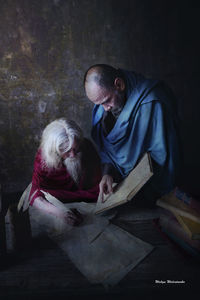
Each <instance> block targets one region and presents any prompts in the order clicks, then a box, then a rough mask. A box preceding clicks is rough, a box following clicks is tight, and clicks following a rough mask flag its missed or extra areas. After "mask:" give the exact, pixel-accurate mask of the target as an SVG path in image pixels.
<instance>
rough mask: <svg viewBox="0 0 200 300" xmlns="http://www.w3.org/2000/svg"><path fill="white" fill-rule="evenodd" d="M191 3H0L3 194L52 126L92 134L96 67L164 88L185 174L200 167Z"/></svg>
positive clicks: (23, 175)
mask: <svg viewBox="0 0 200 300" xmlns="http://www.w3.org/2000/svg"><path fill="white" fill-rule="evenodd" d="M188 3H189V2H188ZM188 3H187V2H183V1H181V2H179V1H173V3H172V2H171V1H164V0H163V1H158V0H152V1H144V0H143V1H142V0H130V1H129V0H124V1H118V0H41V1H37V0H35V1H34V0H29V1H27V0H7V1H2V0H0V8H1V10H0V37H1V38H0V113H1V118H0V164H1V165H0V168H1V174H0V176H1V177H0V181H1V182H2V183H3V190H4V191H6V192H9V191H17V190H21V189H23V188H24V187H25V186H26V185H27V184H28V183H29V181H30V180H31V173H32V166H33V159H34V155H35V151H36V149H37V147H38V145H39V139H40V135H41V131H42V129H43V128H44V127H45V126H46V124H47V123H49V122H50V121H51V120H54V119H55V118H57V117H61V116H65V117H68V118H73V119H75V120H76V121H77V122H78V123H79V125H80V126H81V127H82V128H83V130H84V133H85V135H87V136H89V135H90V123H91V111H92V104H91V103H89V101H88V100H87V99H86V97H85V95H84V91H83V87H82V80H83V75H84V71H85V70H86V69H87V68H88V67H89V66H90V65H92V64H95V63H109V64H111V65H114V66H116V67H122V68H126V69H129V70H132V69H133V70H135V71H137V72H141V73H143V74H145V75H147V76H149V77H154V78H161V79H164V80H166V81H167V82H168V83H169V84H170V86H171V87H172V88H173V89H174V91H175V93H176V95H177V96H178V99H179V112H180V114H181V118H182V120H181V123H180V124H181V128H182V129H181V130H182V132H181V133H182V137H183V144H184V152H185V160H186V165H190V166H193V165H195V164H197V165H200V159H199V160H198V159H197V161H196V160H195V157H196V156H197V154H198V148H199V140H197V138H196V134H198V132H197V128H198V125H199V117H198V115H199V108H200V105H199V103H198V100H199V99H198V95H199V88H200V85H199V62H198V61H197V58H198V56H199V54H198V53H199V50H200V49H199V43H198V42H199V26H198V18H197V17H198V15H197V14H198V10H197V8H196V7H195V6H194V4H193V6H192V5H189V4H188ZM180 4H181V5H180ZM195 130H196V131H195ZM197 136H198V135H197Z"/></svg>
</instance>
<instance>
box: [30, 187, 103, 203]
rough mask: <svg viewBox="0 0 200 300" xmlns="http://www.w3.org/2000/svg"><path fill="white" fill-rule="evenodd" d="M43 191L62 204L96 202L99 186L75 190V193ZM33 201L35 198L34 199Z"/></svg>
mask: <svg viewBox="0 0 200 300" xmlns="http://www.w3.org/2000/svg"><path fill="white" fill-rule="evenodd" d="M43 191H46V192H48V193H50V194H51V195H52V196H54V197H56V198H57V199H59V200H62V202H70V201H72V202H73V201H75V202H81V201H84V202H96V201H97V198H98V195H99V184H97V185H96V186H94V187H92V188H91V189H88V190H76V191H66V190H59V189H58V190H50V189H48V190H46V189H44V188H43ZM34 199H35V198H34Z"/></svg>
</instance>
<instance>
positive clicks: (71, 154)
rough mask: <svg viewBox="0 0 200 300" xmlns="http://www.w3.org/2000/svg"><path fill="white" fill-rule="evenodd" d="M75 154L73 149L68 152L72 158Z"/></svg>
mask: <svg viewBox="0 0 200 300" xmlns="http://www.w3.org/2000/svg"><path fill="white" fill-rule="evenodd" d="M75 156H76V152H75V150H73V149H72V150H71V151H70V152H69V157H71V158H74V157H75Z"/></svg>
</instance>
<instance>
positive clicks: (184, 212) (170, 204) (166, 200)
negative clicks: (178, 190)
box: [156, 191, 200, 223]
mask: <svg viewBox="0 0 200 300" xmlns="http://www.w3.org/2000/svg"><path fill="white" fill-rule="evenodd" d="M156 204H157V205H158V206H160V207H162V208H165V209H167V210H169V211H171V212H175V213H177V214H179V215H180V216H183V217H186V218H189V219H191V220H193V221H195V222H198V223H200V214H199V213H198V212H197V211H196V210H195V209H193V208H191V207H190V206H188V205H187V204H185V203H183V202H182V201H181V200H179V199H178V198H177V197H176V196H175V194H174V191H172V192H170V193H169V194H166V195H164V196H163V197H161V198H160V199H158V200H157V201H156Z"/></svg>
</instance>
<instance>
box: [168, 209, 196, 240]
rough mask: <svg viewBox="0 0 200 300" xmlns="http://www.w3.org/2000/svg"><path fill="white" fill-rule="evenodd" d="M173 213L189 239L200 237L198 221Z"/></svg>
mask: <svg viewBox="0 0 200 300" xmlns="http://www.w3.org/2000/svg"><path fill="white" fill-rule="evenodd" d="M173 213H174V215H175V217H176V218H177V220H178V222H179V223H180V224H181V226H182V227H183V229H184V230H185V232H186V233H187V234H188V235H189V237H190V238H191V239H194V240H195V239H197V240H198V239H200V223H197V222H194V221H193V220H191V219H188V218H186V217H184V216H180V215H179V214H177V213H175V212H173Z"/></svg>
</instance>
